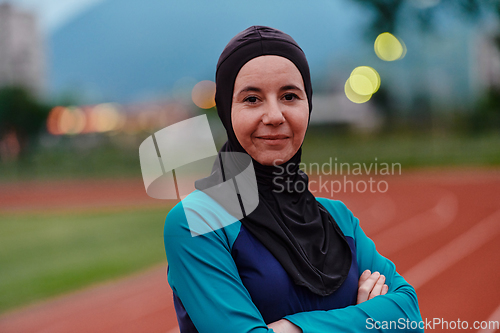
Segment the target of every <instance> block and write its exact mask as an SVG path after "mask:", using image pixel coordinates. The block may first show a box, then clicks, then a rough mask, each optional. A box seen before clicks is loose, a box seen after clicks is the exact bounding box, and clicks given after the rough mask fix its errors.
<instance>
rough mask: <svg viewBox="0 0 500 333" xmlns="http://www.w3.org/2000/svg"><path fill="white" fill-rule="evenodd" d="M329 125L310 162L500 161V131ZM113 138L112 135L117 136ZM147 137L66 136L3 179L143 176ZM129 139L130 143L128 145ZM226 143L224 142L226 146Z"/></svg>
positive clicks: (1, 171) (312, 133)
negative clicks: (89, 140)
mask: <svg viewBox="0 0 500 333" xmlns="http://www.w3.org/2000/svg"><path fill="white" fill-rule="evenodd" d="M336 131H337V130H335V129H333V128H329V127H323V128H320V129H319V128H314V127H312V128H310V129H309V131H308V133H307V136H306V140H305V142H304V145H303V155H302V160H303V162H305V163H312V162H316V163H324V162H328V161H329V158H330V157H332V160H334V159H335V157H337V162H339V163H342V162H345V163H356V162H357V163H372V162H375V158H377V162H378V163H383V162H386V163H401V166H402V168H403V169H408V168H420V167H457V166H458V167H463V166H468V167H485V166H486V167H488V166H500V133H495V132H490V133H484V134H482V135H476V136H470V135H469V136H465V135H458V134H453V133H441V134H432V133H430V132H429V133H423V132H413V133H399V134H393V135H381V134H378V135H346V134H344V135H339V134H337V133H336ZM111 139H112V140H111ZM140 139H141V138H133V137H127V136H125V135H123V136H120V137H118V136H116V137H113V138H106V137H104V138H101V140H102V142H101V141H98V142H99V144H94V145H92V146H91V145H88V147H86V146H85V138H72V137H65V138H62V139H61V141H60V142H59V143H58V144H57V145H55V146H52V147H50V148H48V147H46V148H43V147H39V148H38V149H36V150H35V151H33V153H32V154H31V155H30V156H29V157H28V158H26V159H25V160H23V161H21V162H18V163H1V162H0V183H1V182H15V181H19V180H29V179H36V180H40V179H44V180H45V179H61V178H66V179H71V178H112V177H122V178H123V177H141V167H140V162H139V144H140V142H141V140H140ZM125 143H126V144H125ZM221 145H222V142H218V146H219V147H220V146H221Z"/></svg>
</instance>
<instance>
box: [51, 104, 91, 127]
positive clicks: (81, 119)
mask: <svg viewBox="0 0 500 333" xmlns="http://www.w3.org/2000/svg"><path fill="white" fill-rule="evenodd" d="M85 121H86V117H85V113H84V112H83V111H82V110H81V109H79V108H75V107H70V108H64V109H63V111H62V112H61V114H60V116H59V121H58V125H59V126H58V128H59V132H60V133H61V134H79V133H81V132H82V130H83V129H84V127H85Z"/></svg>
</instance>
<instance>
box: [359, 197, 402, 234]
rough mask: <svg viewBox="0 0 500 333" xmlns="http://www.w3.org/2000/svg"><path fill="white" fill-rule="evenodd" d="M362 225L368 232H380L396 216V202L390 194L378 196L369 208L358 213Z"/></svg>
mask: <svg viewBox="0 0 500 333" xmlns="http://www.w3.org/2000/svg"><path fill="white" fill-rule="evenodd" d="M356 215H357V217H358V218H359V219H360V221H362V225H361V227H362V228H363V230H364V231H365V232H366V233H367V234H368V233H370V234H373V233H375V232H379V231H380V230H381V229H382V228H384V227H385V226H386V225H387V224H389V223H390V222H391V221H392V220H393V219H394V217H395V216H396V203H395V202H394V200H393V199H392V198H391V197H389V196H388V195H383V196H378V197H377V198H376V199H375V201H374V202H373V203H372V204H371V205H370V206H368V208H366V209H363V210H360V211H358V212H357V213H356Z"/></svg>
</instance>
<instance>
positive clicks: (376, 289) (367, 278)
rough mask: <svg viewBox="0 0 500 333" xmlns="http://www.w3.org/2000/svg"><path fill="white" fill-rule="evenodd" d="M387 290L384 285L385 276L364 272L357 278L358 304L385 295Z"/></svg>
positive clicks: (368, 271)
mask: <svg viewBox="0 0 500 333" xmlns="http://www.w3.org/2000/svg"><path fill="white" fill-rule="evenodd" d="M388 290H389V286H388V285H386V284H385V276H383V275H380V273H379V272H374V273H372V272H370V270H368V269H367V270H366V271H364V272H363V274H361V276H360V277H359V282H358V302H357V304H360V303H363V302H364V301H367V300H369V299H372V298H373V297H375V296H379V295H385V294H387V291H388Z"/></svg>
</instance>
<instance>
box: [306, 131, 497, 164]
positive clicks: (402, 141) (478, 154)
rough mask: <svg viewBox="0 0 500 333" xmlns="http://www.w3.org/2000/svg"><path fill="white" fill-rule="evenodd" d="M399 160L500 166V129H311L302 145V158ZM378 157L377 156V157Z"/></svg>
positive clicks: (320, 160)
mask: <svg viewBox="0 0 500 333" xmlns="http://www.w3.org/2000/svg"><path fill="white" fill-rule="evenodd" d="M330 157H331V158H332V161H333V162H335V158H337V163H375V162H378V163H384V162H385V163H400V164H401V167H402V168H403V169H412V168H421V167H498V166H500V133H490V134H485V135H482V136H457V135H431V134H424V133H418V134H413V135H409V134H408V135H401V134H399V135H379V136H355V137H353V136H335V135H333V134H332V133H328V131H325V130H321V131H312V132H310V133H308V134H307V137H306V140H305V143H304V145H303V154H302V161H303V162H305V163H313V162H315V163H325V162H328V161H329V159H330ZM375 158H377V160H376V161H375Z"/></svg>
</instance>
